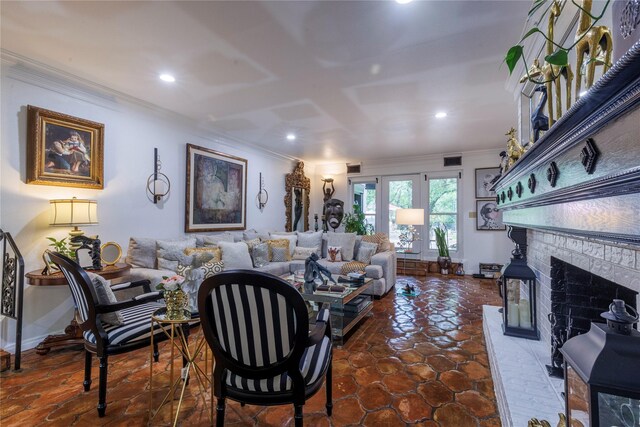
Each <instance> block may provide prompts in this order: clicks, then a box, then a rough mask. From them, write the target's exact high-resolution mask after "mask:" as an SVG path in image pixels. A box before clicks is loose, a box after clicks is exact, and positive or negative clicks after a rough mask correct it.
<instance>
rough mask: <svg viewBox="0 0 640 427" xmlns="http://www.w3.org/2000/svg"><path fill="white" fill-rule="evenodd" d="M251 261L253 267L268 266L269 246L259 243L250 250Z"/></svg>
mask: <svg viewBox="0 0 640 427" xmlns="http://www.w3.org/2000/svg"><path fill="white" fill-rule="evenodd" d="M251 259H252V260H253V266H254V267H258V268H259V267H264V266H265V265H267V264H269V245H268V244H267V243H259V244H257V245H255V246H254V247H253V248H252V249H251Z"/></svg>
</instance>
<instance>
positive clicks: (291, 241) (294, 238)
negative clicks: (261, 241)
mask: <svg viewBox="0 0 640 427" xmlns="http://www.w3.org/2000/svg"><path fill="white" fill-rule="evenodd" d="M271 239H287V240H288V241H289V256H291V255H293V251H294V250H295V249H296V242H297V241H298V236H297V235H295V234H284V233H271Z"/></svg>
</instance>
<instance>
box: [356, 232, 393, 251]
mask: <svg viewBox="0 0 640 427" xmlns="http://www.w3.org/2000/svg"><path fill="white" fill-rule="evenodd" d="M362 241H363V242H370V243H377V244H378V250H377V253H380V252H387V251H390V250H391V242H390V241H389V237H388V236H387V235H386V234H385V233H376V234H372V235H367V236H362Z"/></svg>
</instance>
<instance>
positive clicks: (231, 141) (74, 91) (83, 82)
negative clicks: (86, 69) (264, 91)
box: [0, 49, 302, 161]
mask: <svg viewBox="0 0 640 427" xmlns="http://www.w3.org/2000/svg"><path fill="white" fill-rule="evenodd" d="M0 61H1V63H2V77H3V78H4V77H7V78H11V79H15V80H18V81H21V82H24V83H27V84H32V85H35V86H38V87H41V88H43V89H46V90H49V91H52V92H56V93H59V94H61V95H64V96H67V97H72V98H75V99H77V100H79V101H83V102H87V103H90V104H94V105H97V106H100V107H103V108H106V109H109V110H112V111H120V110H121V106H122V105H128V106H131V107H134V108H138V109H141V110H143V111H145V112H151V113H152V114H153V115H155V116H158V117H161V118H163V119H167V120H171V121H172V122H175V123H176V124H180V125H182V126H185V127H186V128H187V129H189V130H188V132H189V133H190V134H191V136H192V137H198V138H202V139H206V140H210V141H212V142H213V143H215V144H219V145H222V146H224V147H228V148H232V149H238V146H240V147H248V148H251V149H253V150H256V151H259V152H260V153H263V154H265V155H267V156H269V157H271V158H274V159H277V160H286V161H299V160H302V159H299V158H296V157H293V156H290V155H286V154H282V153H278V152H276V151H273V150H269V149H268V148H265V147H263V146H261V145H258V144H255V143H252V142H250V141H246V140H243V139H240V138H237V137H234V136H230V135H228V134H227V133H225V132H223V131H219V130H214V129H211V128H210V125H207V126H206V127H203V126H202V125H201V124H198V122H196V121H195V120H193V119H191V118H189V117H187V116H184V115H182V114H179V113H176V112H175V111H171V110H168V109H165V108H162V107H159V106H157V105H155V104H152V103H150V102H146V101H143V100H141V99H139V98H136V97H134V96H131V95H128V94H126V93H123V92H119V91H117V90H115V89H112V88H110V87H107V86H104V85H101V84H98V83H95V82H92V81H90V80H87V79H85V78H82V77H79V76H77V75H75V74H72V73H69V72H66V71H62V70H60V69H57V68H55V67H52V66H50V65H47V64H44V63H42V62H39V61H36V60H34V59H31V58H28V57H25V56H22V55H20V54H17V53H15V52H11V51H8V50H6V49H0Z"/></svg>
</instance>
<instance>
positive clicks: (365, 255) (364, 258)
mask: <svg viewBox="0 0 640 427" xmlns="http://www.w3.org/2000/svg"><path fill="white" fill-rule="evenodd" d="M377 250H378V244H377V243H369V242H361V243H360V248H359V249H358V254H357V255H356V261H360V262H364V263H365V264H370V263H371V257H372V256H374V255H375V254H376V251H377Z"/></svg>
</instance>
